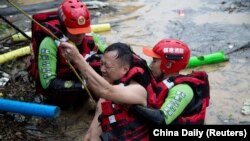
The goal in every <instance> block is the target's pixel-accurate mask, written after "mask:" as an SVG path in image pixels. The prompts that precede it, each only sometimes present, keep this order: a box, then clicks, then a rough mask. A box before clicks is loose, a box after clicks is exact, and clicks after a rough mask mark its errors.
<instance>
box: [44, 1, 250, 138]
mask: <svg viewBox="0 0 250 141" xmlns="http://www.w3.org/2000/svg"><path fill="white" fill-rule="evenodd" d="M107 2H109V4H110V6H112V7H115V8H116V9H117V11H116V12H111V13H107V14H103V15H101V16H100V17H99V18H98V19H95V22H96V23H111V24H112V28H111V30H110V31H108V32H103V33H99V34H100V35H102V36H103V37H105V40H106V42H107V44H111V43H114V42H118V41H119V42H125V43H128V44H130V45H131V47H132V48H133V50H134V51H135V52H136V53H138V54H139V55H140V56H142V57H143V58H145V59H146V60H147V61H148V62H150V60H151V59H150V58H148V57H146V56H144V55H143V54H142V47H152V46H153V45H154V44H156V43H157V42H158V41H159V40H160V39H162V38H168V37H172V38H178V39H181V40H182V41H184V42H186V43H187V44H188V45H189V47H190V48H191V50H192V55H193V56H199V55H205V54H210V53H214V52H217V51H220V50H223V51H225V52H226V53H227V52H230V51H232V50H235V49H237V48H240V47H241V46H243V45H245V44H247V43H248V42H250V9H249V7H250V2H248V1H237V2H238V3H236V2H235V1H233V0H228V1H217V0H210V1H204V0H189V1H172V0H164V1H163V0H154V1H150V0H131V1H125V0H112V1H111V0H109V1H107ZM180 12H183V13H184V15H180ZM249 53H250V50H249V47H248V48H244V49H241V50H239V51H236V52H233V53H231V54H229V55H228V56H229V58H230V60H229V61H227V62H224V63H219V64H213V65H207V66H202V67H197V68H193V69H187V70H184V71H183V73H189V72H191V71H193V70H204V71H206V72H207V73H208V75H209V80H210V88H211V93H210V94H211V98H210V105H209V107H208V109H207V114H206V124H208V125H210V124H220V125H221V124H223V125H224V124H250V115H243V114H242V113H241V108H242V104H243V102H244V101H245V100H247V99H250V94H249V86H250V84H249V82H250V77H249V70H250V65H249V64H250V63H249ZM89 107H90V106H89V104H88V103H86V104H85V105H84V106H83V108H80V109H79V110H77V111H75V110H73V111H63V112H62V113H61V116H60V117H59V118H58V119H56V120H57V123H58V122H59V124H58V126H59V128H60V134H58V135H48V136H47V137H46V138H48V139H46V140H65V141H66V140H81V139H82V138H83V136H84V134H85V132H86V130H87V128H88V126H89V124H90V122H91V119H92V116H93V114H88V111H89ZM41 139H44V138H43V137H41Z"/></svg>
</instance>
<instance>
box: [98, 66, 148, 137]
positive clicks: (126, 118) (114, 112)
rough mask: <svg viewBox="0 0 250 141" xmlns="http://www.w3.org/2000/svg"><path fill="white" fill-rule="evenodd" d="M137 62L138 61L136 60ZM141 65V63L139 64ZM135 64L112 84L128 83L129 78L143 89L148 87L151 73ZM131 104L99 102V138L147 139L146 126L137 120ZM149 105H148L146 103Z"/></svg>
mask: <svg viewBox="0 0 250 141" xmlns="http://www.w3.org/2000/svg"><path fill="white" fill-rule="evenodd" d="M136 63H138V62H136ZM140 65H141V64H140ZM140 65H138V64H136V65H135V66H134V67H132V68H131V69H130V70H129V72H128V73H127V74H126V75H125V76H124V77H123V78H121V79H120V80H117V81H115V82H114V85H121V84H122V85H125V86H126V85H129V83H130V81H131V80H134V81H136V82H137V83H139V84H140V85H142V86H143V87H144V88H145V89H147V88H148V87H150V83H151V80H150V79H151V78H152V77H150V76H151V73H149V72H148V71H147V70H144V69H143V67H139V66H140ZM131 106H132V105H126V104H117V103H113V102H112V101H109V100H106V101H105V102H103V103H102V104H101V107H102V114H101V115H100V116H99V118H98V120H99V122H100V123H101V127H102V131H103V134H102V135H101V139H102V140H104V141H106V140H108V141H133V140H140V141H147V140H149V129H148V126H147V125H146V124H145V123H144V122H143V121H142V120H138V118H137V117H136V115H135V114H134V113H133V112H132V110H131ZM148 106H149V107H150V105H148Z"/></svg>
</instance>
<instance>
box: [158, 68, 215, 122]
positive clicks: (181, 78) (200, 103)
mask: <svg viewBox="0 0 250 141" xmlns="http://www.w3.org/2000/svg"><path fill="white" fill-rule="evenodd" d="M168 81H169V82H173V83H174V84H175V85H177V84H182V83H185V84H188V85H189V86H190V87H191V88H192V90H193V92H194V98H193V99H192V101H191V102H190V104H189V105H188V106H187V107H186V108H185V109H184V112H183V113H182V114H181V115H180V116H179V117H178V118H177V120H175V122H174V124H204V119H205V115H206V108H207V107H208V106H209V100H210V87H209V81H208V75H207V73H206V72H204V71H196V72H192V73H191V74H187V75H178V76H174V77H170V78H169V80H168ZM161 86H163V89H164V87H166V86H164V85H163V84H162V83H161ZM165 89H166V88H165ZM166 97H167V93H165V95H163V93H161V95H158V97H157V101H158V102H157V107H158V109H159V108H160V106H161V105H162V104H163V102H164V100H165V98H166Z"/></svg>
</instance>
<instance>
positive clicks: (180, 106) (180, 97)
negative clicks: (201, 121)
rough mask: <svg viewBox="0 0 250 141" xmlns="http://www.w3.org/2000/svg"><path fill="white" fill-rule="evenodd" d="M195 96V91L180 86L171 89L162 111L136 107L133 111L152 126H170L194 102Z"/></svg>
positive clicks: (185, 86) (188, 87)
mask: <svg viewBox="0 0 250 141" xmlns="http://www.w3.org/2000/svg"><path fill="white" fill-rule="evenodd" d="M193 95H194V94H193V90H192V89H191V87H190V86H188V85H186V84H178V85H176V86H174V87H173V88H172V89H170V91H169V93H168V96H167V98H166V99H165V102H164V103H163V105H162V107H161V109H153V108H147V107H144V106H140V105H136V106H134V107H133V110H134V111H135V113H136V114H137V115H138V116H140V117H141V118H143V119H145V120H146V121H148V122H149V123H150V124H156V125H163V124H166V125H169V124H171V123H172V122H173V121H174V120H175V119H176V118H177V117H178V116H179V115H180V114H181V113H182V112H183V110H184V109H185V108H186V107H187V105H188V104H189V103H190V101H191V100H192V98H193Z"/></svg>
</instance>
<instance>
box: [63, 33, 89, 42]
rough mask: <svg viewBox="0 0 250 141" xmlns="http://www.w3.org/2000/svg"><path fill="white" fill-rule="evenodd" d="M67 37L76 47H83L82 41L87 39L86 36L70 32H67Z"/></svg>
mask: <svg viewBox="0 0 250 141" xmlns="http://www.w3.org/2000/svg"><path fill="white" fill-rule="evenodd" d="M67 37H68V38H69V40H70V41H72V42H73V43H75V45H81V43H82V40H83V39H84V37H85V34H84V33H83V34H71V33H69V32H67Z"/></svg>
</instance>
